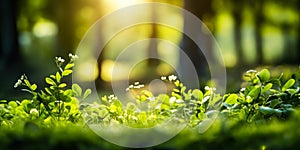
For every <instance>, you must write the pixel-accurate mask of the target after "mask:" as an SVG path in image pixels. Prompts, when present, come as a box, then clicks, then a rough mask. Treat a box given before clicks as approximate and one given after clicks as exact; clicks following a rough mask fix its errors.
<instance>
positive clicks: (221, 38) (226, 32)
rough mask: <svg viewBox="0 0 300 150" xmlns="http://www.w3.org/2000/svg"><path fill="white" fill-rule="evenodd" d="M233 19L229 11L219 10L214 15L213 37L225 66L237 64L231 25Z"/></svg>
mask: <svg viewBox="0 0 300 150" xmlns="http://www.w3.org/2000/svg"><path fill="white" fill-rule="evenodd" d="M233 23H234V21H233V18H232V16H231V15H230V13H229V12H226V11H224V12H220V13H219V14H218V15H217V17H216V30H215V31H216V32H215V37H216V40H217V41H218V43H219V46H220V48H221V50H222V54H223V57H224V62H225V66H226V67H234V65H236V64H237V58H236V52H235V45H234V38H233V32H234V31H233V27H234V25H233Z"/></svg>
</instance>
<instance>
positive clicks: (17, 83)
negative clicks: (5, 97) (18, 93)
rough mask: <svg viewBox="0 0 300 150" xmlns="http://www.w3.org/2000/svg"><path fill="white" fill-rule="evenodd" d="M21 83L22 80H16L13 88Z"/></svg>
mask: <svg viewBox="0 0 300 150" xmlns="http://www.w3.org/2000/svg"><path fill="white" fill-rule="evenodd" d="M21 84H22V80H20V79H19V80H18V81H17V82H16V83H15V85H14V88H17V87H18V86H20V85H21Z"/></svg>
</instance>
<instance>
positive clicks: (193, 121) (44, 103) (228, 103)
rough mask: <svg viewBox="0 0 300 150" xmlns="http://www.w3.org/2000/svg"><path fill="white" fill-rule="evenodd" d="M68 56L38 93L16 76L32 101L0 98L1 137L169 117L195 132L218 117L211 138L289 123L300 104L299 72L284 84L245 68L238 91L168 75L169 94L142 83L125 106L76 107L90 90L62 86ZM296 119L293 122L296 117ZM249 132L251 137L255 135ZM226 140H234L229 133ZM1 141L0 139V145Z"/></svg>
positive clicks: (111, 102) (106, 102)
mask: <svg viewBox="0 0 300 150" xmlns="http://www.w3.org/2000/svg"><path fill="white" fill-rule="evenodd" d="M69 57H70V61H69V62H68V63H66V64H65V60H64V59H62V58H61V57H56V59H55V63H56V65H57V67H58V71H57V72H56V73H55V74H52V75H50V76H48V77H45V82H46V83H47V86H46V87H44V88H43V89H38V86H37V85H36V84H32V83H31V82H30V81H29V79H28V78H27V76H26V75H22V76H21V78H20V79H19V80H18V81H17V83H16V84H15V87H16V88H17V87H22V89H21V90H22V91H25V92H29V93H30V94H31V95H32V98H31V99H24V100H22V101H7V100H0V130H3V131H5V132H4V133H6V132H10V131H11V129H14V130H12V132H16V131H17V132H20V133H23V132H24V133H25V131H26V133H27V132H30V133H31V132H32V133H34V134H35V133H36V131H39V132H41V131H42V130H43V129H47V130H48V129H51V128H52V127H60V128H68V127H71V126H76V127H79V128H81V129H84V130H87V129H86V126H85V123H88V124H93V123H96V124H101V125H103V126H107V125H110V124H111V123H118V124H123V125H126V126H130V127H135V128H145V127H154V126H156V125H158V124H161V123H163V122H164V121H166V120H167V119H169V118H174V119H175V120H176V121H177V123H186V124H187V125H188V126H189V127H190V128H189V129H192V130H193V129H195V128H196V127H198V128H199V129H200V128H201V127H202V125H201V123H202V122H203V121H204V120H207V119H216V117H217V115H218V114H219V113H220V114H221V118H219V119H217V120H218V121H217V122H219V123H218V124H219V126H221V125H220V124H222V125H223V126H222V127H219V130H218V131H216V134H224V133H226V134H227V133H228V132H231V131H232V130H234V131H237V132H240V129H241V130H242V129H246V128H248V127H249V126H243V125H244V124H245V123H247V124H248V125H250V127H251V126H253V125H254V126H256V125H260V127H263V126H262V123H263V125H264V126H267V125H268V123H274V122H277V120H280V122H283V121H284V120H287V121H289V118H290V116H293V113H294V112H295V113H297V111H295V110H296V109H297V108H298V107H299V104H300V87H299V83H300V68H299V70H298V72H295V74H293V75H292V76H291V77H290V78H289V79H287V80H286V81H283V80H282V75H281V76H279V77H272V75H271V73H270V71H269V70H268V69H262V70H261V71H255V70H249V71H247V72H246V73H245V74H244V76H243V77H244V80H245V83H244V84H243V85H244V87H243V88H241V89H240V90H239V92H238V93H227V94H225V95H220V94H217V93H215V88H213V87H207V86H206V87H205V88H204V90H203V91H202V90H200V89H187V87H186V86H185V85H184V84H183V83H181V82H180V80H179V79H177V77H176V76H174V75H170V76H167V77H161V80H162V81H164V82H166V83H171V84H172V85H173V87H174V88H173V90H172V92H171V94H169V95H168V94H159V95H154V94H153V93H151V92H150V91H148V90H145V89H144V87H145V86H144V85H142V84H139V83H138V82H136V83H134V84H133V85H130V86H129V87H128V89H127V91H128V92H135V93H136V92H139V91H140V92H139V94H136V95H135V96H136V97H135V100H136V101H135V102H130V103H127V104H126V105H125V104H123V103H122V102H121V99H119V98H117V97H116V96H114V95H110V96H103V97H102V99H101V101H99V102H94V103H93V104H90V103H87V102H84V101H83V103H81V104H79V102H78V99H86V98H87V97H88V96H89V94H91V90H90V89H87V90H85V91H83V90H82V88H81V87H80V86H79V85H78V84H73V85H71V86H68V85H67V83H66V82H64V80H65V78H67V77H68V76H69V75H70V74H71V73H72V68H73V66H74V61H75V59H76V58H77V56H76V55H72V54H70V55H69ZM298 114H299V111H298ZM294 116H295V115H294ZM293 118H295V117H293ZM296 119H298V120H299V118H297V117H296ZM220 120H221V121H220ZM220 122H221V123H220ZM236 122H241V123H242V124H236ZM241 125H242V126H241ZM291 125H294V124H291ZM232 127H236V128H232ZM282 128H285V127H282ZM250 130H253V129H252V128H251V129H250ZM277 130H279V129H277ZM198 131H200V130H198ZM255 131H256V129H255ZM257 131H258V130H257ZM88 132H90V131H88ZM259 132H262V131H261V130H259ZM270 132H271V131H270ZM280 132H281V131H280ZM282 132H283V131H282ZM193 133H194V131H193ZM254 133H255V134H254V135H255V136H256V135H258V133H256V132H254ZM297 133H298V132H297ZM297 133H295V134H293V135H292V136H293V137H294V136H295V135H296V134H297ZM189 134H190V133H189ZM0 136H2V135H1V134H0ZM5 136H6V135H5ZM24 136H25V135H24ZM26 136H28V135H26ZM230 136H233V137H235V138H237V137H239V135H232V133H230ZM258 136H259V135H258ZM225 138H227V137H225ZM229 138H230V137H229ZM197 139H198V138H197ZM3 142H5V141H1V143H3ZM187 143H188V142H187ZM0 148H1V147H0Z"/></svg>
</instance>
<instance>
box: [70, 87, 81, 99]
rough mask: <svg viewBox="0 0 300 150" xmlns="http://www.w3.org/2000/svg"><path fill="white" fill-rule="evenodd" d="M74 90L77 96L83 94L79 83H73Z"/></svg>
mask: <svg viewBox="0 0 300 150" xmlns="http://www.w3.org/2000/svg"><path fill="white" fill-rule="evenodd" d="M72 90H73V92H74V95H75V96H76V97H80V96H81V94H82V89H81V87H80V86H79V85H78V84H73V85H72Z"/></svg>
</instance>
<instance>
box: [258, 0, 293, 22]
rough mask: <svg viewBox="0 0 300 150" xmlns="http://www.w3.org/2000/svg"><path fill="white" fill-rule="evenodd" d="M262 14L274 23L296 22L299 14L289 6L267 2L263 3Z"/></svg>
mask: <svg viewBox="0 0 300 150" xmlns="http://www.w3.org/2000/svg"><path fill="white" fill-rule="evenodd" d="M263 13H264V15H265V16H267V18H270V19H271V20H272V21H273V22H275V23H291V24H294V23H297V22H298V21H299V14H298V12H297V10H293V9H291V8H289V7H284V6H282V5H280V4H277V3H274V2H269V3H267V4H266V5H265V8H264V11H263Z"/></svg>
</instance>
